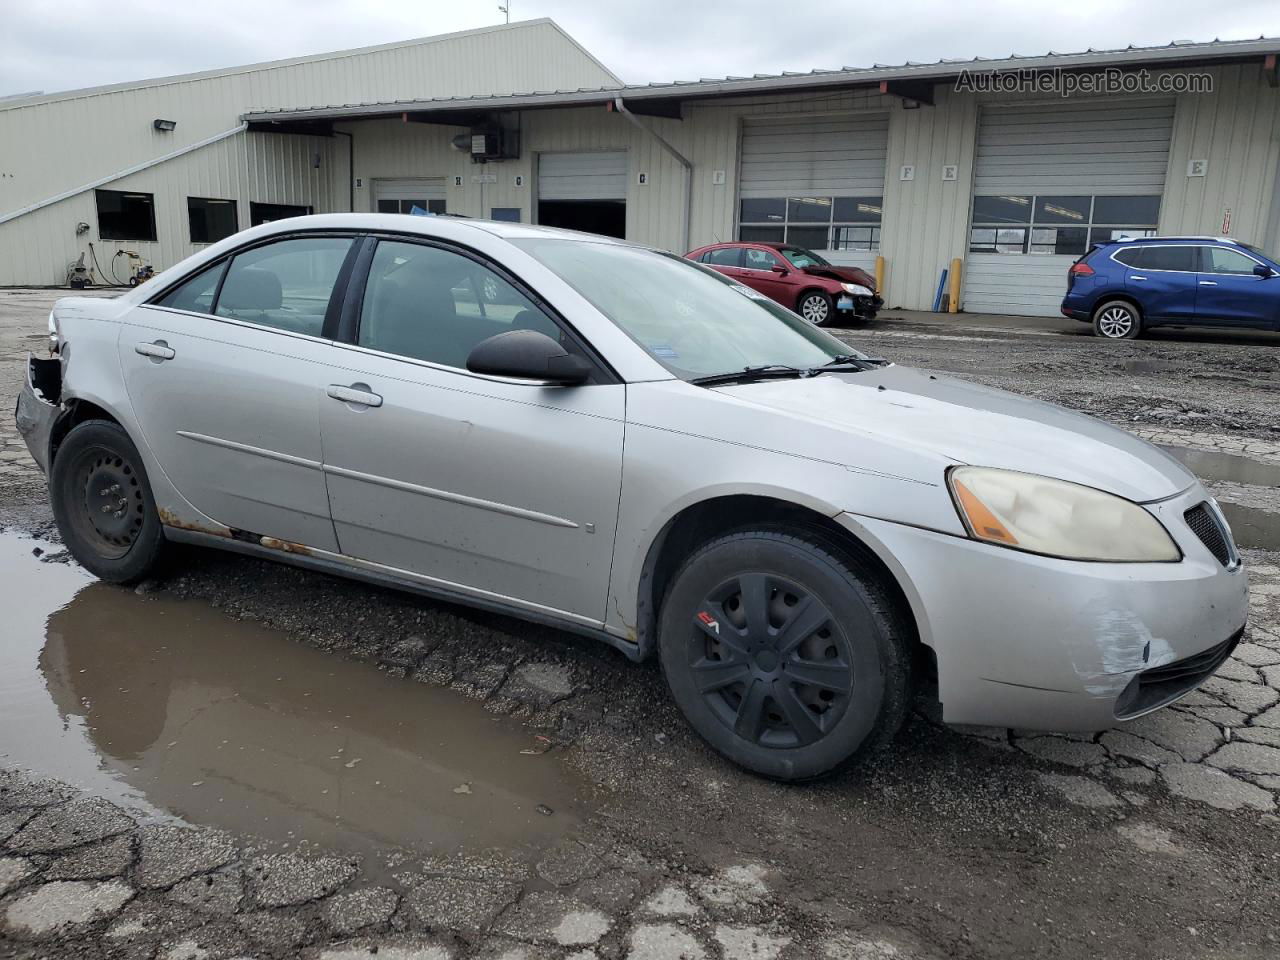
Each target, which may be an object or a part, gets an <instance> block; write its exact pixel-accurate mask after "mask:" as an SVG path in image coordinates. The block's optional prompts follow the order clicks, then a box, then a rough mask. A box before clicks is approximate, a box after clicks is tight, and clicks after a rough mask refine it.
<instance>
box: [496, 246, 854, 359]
mask: <svg viewBox="0 0 1280 960" xmlns="http://www.w3.org/2000/svg"><path fill="white" fill-rule="evenodd" d="M513 243H515V245H516V246H518V247H520V249H522V250H524V251H526V252H527V253H529V254H530V255H531V256H532V257H534V258H535V259H536V260H538V261H540V262H541V263H543V264H545V265H546V266H547V267H549V268H550V269H551V270H553V271H554V272H555V273H556V274H557V275H559V276H560V277H561V278H562V279H563V280H564V281H565V282H566V283H568V284H569V285H570V286H571V287H573V288H574V289H575V290H577V291H578V292H579V293H580V294H582V296H583V297H585V298H586V299H587V300H589V301H590V302H591V304H592V305H593V306H594V307H595V308H596V309H597V310H599V311H600V312H601V313H602V314H604V315H605V316H606V317H608V318H609V319H610V320H612V321H613V322H614V323H615V324H616V325H617V326H618V327H619V328H620V329H621V330H623V331H624V332H625V333H627V334H628V335H629V336H630V337H631V338H632V339H633V340H635V341H636V342H637V343H638V344H640V346H642V347H643V348H644V349H645V350H646V351H648V353H649V355H650V356H652V357H653V358H654V359H655V360H657V361H658V362H659V363H661V364H662V365H663V366H664V367H666V368H667V369H668V370H670V371H671V372H672V373H674V374H675V375H676V376H679V377H686V378H692V377H698V376H704V375H706V374H713V373H725V372H727V371H732V370H741V369H742V368H743V367H746V366H753V365H756V364H769V363H781V364H788V365H791V366H797V367H813V366H817V365H819V364H822V363H826V362H827V361H829V360H831V359H832V358H833V357H837V356H842V355H846V354H855V355H856V354H857V351H855V350H853V349H851V348H850V347H849V346H847V345H846V344H844V343H843V342H841V341H840V340H837V339H836V338H835V337H833V336H831V335H830V334H828V333H825V332H823V331H822V330H820V329H818V328H817V327H815V326H814V325H813V324H811V323H809V322H808V321H806V320H802V319H801V318H800V317H798V316H796V314H794V313H792V312H791V311H790V310H788V309H787V308H786V307H784V306H782V305H781V304H778V303H775V302H774V301H773V300H771V299H769V298H768V297H766V296H764V294H761V293H757V292H756V291H755V290H752V289H751V288H750V287H747V286H746V285H745V284H741V283H738V282H736V281H734V280H732V279H731V278H729V277H727V276H725V275H724V274H722V273H717V272H716V271H715V270H712V269H711V268H709V267H706V266H700V265H699V264H696V263H693V262H692V261H689V260H686V259H684V258H683V257H676V256H671V255H668V254H662V253H658V252H655V251H652V250H644V249H641V248H637V247H631V246H628V245H625V244H605V243H592V242H589V241H579V240H559V239H537V240H517V241H513Z"/></svg>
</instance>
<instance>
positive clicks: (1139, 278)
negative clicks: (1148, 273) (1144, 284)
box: [1129, 277, 1147, 280]
mask: <svg viewBox="0 0 1280 960" xmlns="http://www.w3.org/2000/svg"><path fill="white" fill-rule="evenodd" d="M1129 279H1130V280H1145V279H1147V278H1146V277H1130V278H1129Z"/></svg>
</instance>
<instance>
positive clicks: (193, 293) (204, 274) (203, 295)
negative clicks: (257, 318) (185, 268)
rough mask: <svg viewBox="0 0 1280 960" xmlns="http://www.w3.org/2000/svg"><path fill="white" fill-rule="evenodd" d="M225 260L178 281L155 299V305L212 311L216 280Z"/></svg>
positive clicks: (220, 274)
mask: <svg viewBox="0 0 1280 960" xmlns="http://www.w3.org/2000/svg"><path fill="white" fill-rule="evenodd" d="M226 266H227V262H226V261H225V260H223V261H222V262H220V263H215V264H214V265H213V266H212V267H207V268H205V269H204V270H201V271H200V272H199V273H197V274H196V275H195V276H194V277H191V278H190V279H189V280H187V281H185V282H183V283H180V284H179V285H178V286H176V287H174V288H173V289H172V290H170V291H169V292H168V293H166V294H165V295H164V296H163V297H161V298H160V299H159V300H157V301H156V306H160V307H172V308H173V309H174V310H190V311H191V312H192V313H212V312H213V296H214V294H216V293H217V292H218V281H219V280H221V279H222V271H223V270H225V269H226Z"/></svg>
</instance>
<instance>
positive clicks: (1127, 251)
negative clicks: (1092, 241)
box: [1112, 247, 1147, 267]
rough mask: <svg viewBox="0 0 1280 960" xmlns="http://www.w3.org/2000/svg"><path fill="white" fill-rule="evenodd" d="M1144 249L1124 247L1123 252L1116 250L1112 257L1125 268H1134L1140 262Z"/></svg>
mask: <svg viewBox="0 0 1280 960" xmlns="http://www.w3.org/2000/svg"><path fill="white" fill-rule="evenodd" d="M1146 249H1147V248H1146V247H1125V248H1124V249H1123V250H1117V251H1116V252H1115V253H1114V254H1112V257H1113V259H1115V260H1118V261H1120V262H1121V263H1123V264H1124V265H1125V266H1126V267H1136V266H1137V265H1138V264H1139V263H1140V262H1141V260H1142V253H1143V251H1144V250H1146Z"/></svg>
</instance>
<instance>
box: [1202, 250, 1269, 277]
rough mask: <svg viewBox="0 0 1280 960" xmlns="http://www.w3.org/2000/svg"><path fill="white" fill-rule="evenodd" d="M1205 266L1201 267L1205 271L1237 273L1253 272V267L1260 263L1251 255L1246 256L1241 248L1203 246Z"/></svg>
mask: <svg viewBox="0 0 1280 960" xmlns="http://www.w3.org/2000/svg"><path fill="white" fill-rule="evenodd" d="M1202 249H1203V250H1204V253H1203V254H1202V255H1201V256H1202V257H1203V258H1204V266H1203V267H1202V268H1201V269H1202V270H1203V271H1204V272H1205V273H1236V274H1241V273H1244V274H1252V273H1253V268H1254V267H1256V266H1257V265H1258V261H1257V260H1254V259H1253V258H1251V257H1246V256H1245V255H1244V254H1243V253H1241V252H1240V251H1239V250H1229V249H1228V248H1226V247H1203V248H1202Z"/></svg>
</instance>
